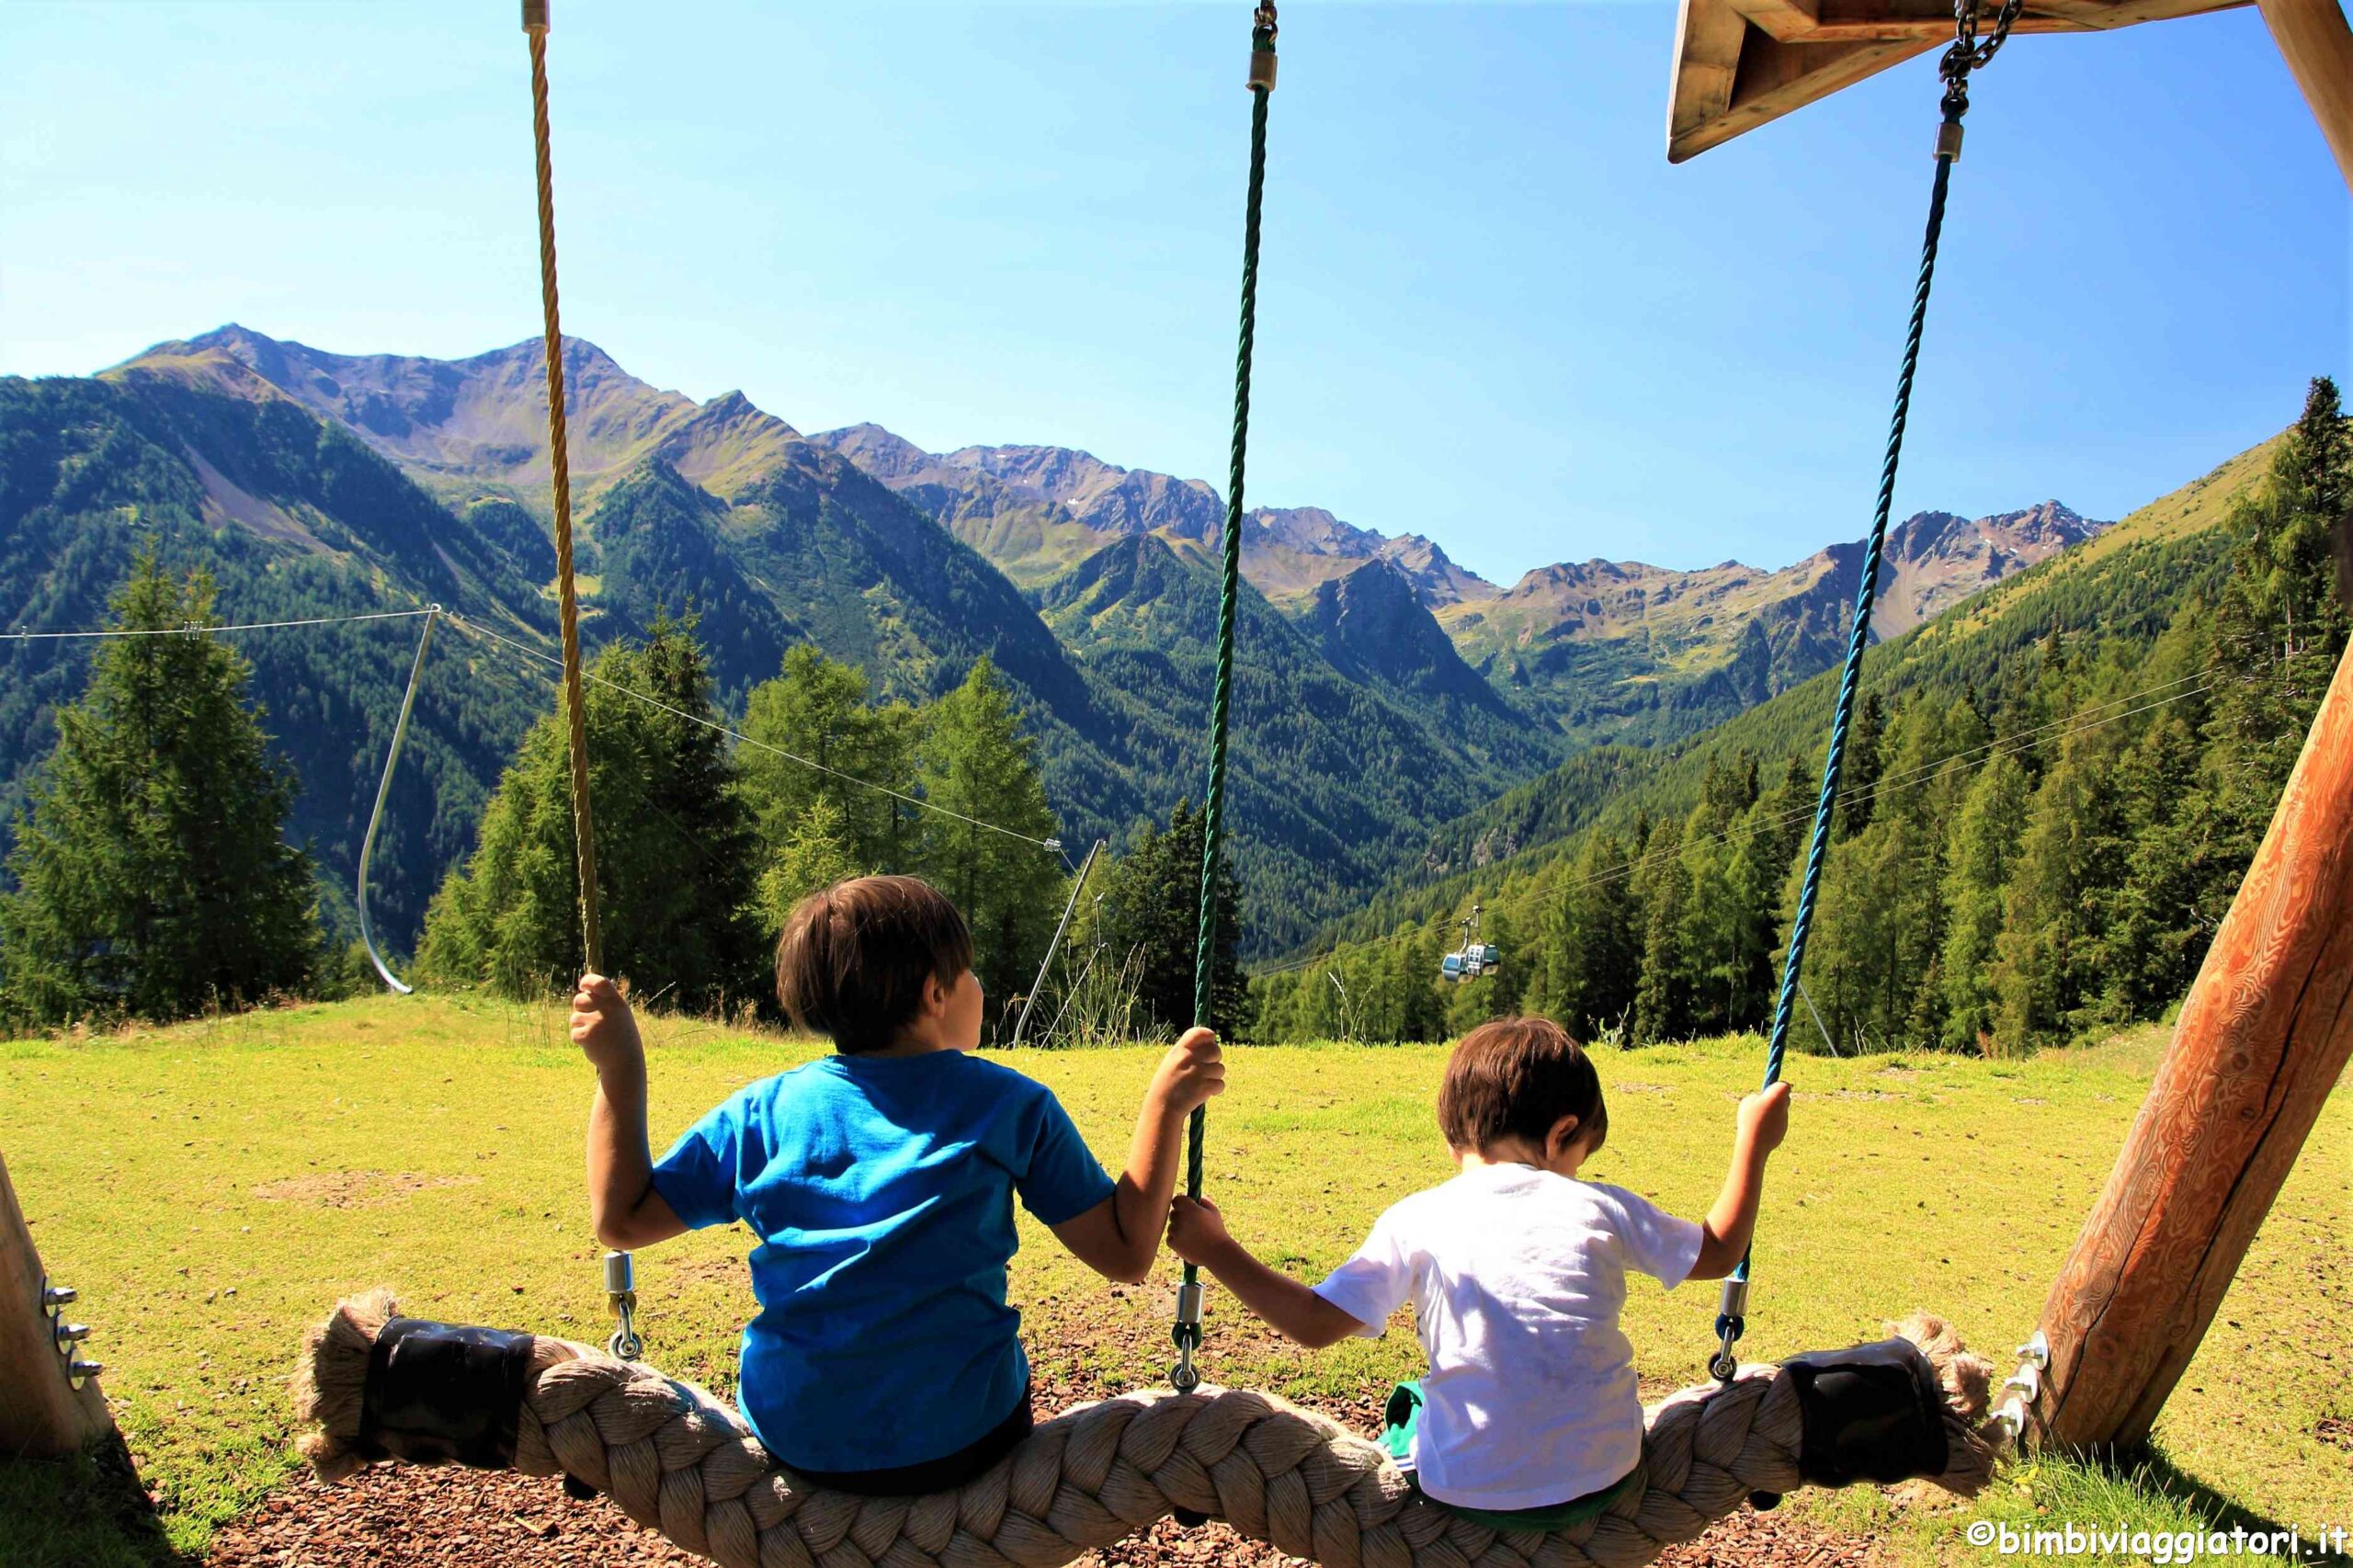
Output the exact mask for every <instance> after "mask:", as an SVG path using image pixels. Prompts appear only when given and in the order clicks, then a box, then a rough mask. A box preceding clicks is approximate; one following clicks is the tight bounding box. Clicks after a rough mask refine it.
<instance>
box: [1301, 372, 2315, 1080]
mask: <svg viewBox="0 0 2353 1568" xmlns="http://www.w3.org/2000/svg"><path fill="white" fill-rule="evenodd" d="M2191 504H2192V505H2193V506H2194V505H2195V504H2196V502H2195V497H2194V496H2193V498H2192V503H2191ZM2348 509H2353V437H2348V434H2347V421H2346V419H2345V417H2344V415H2343V413H2342V411H2341V409H2340V407H2339V404H2338V394H2337V390H2336V386H2335V385H2334V384H2333V383H2332V382H2330V381H2326V380H2325V379H2324V380H2320V381H2314V382H2313V386H2312V388H2311V392H2310V395H2309V398H2308V400H2307V402H2306V404H2305V407H2304V410H2303V413H2302V417H2301V418H2300V419H2299V420H2298V421H2297V423H2296V425H2295V426H2293V427H2292V428H2291V429H2290V430H2289V431H2288V432H2287V434H2286V435H2284V436H2283V437H2280V439H2279V441H2278V442H2276V443H2275V444H2274V445H2273V447H2272V449H2271V450H2270V452H2269V455H2268V473H2266V474H2265V475H2263V477H2262V481H2261V482H2260V483H2256V484H2255V485H2253V486H2251V487H2249V488H2247V489H2246V490H2245V491H2244V492H2242V493H2241V494H2238V495H2237V496H2236V498H2235V499H2234V500H2232V501H2231V502H2230V503H2229V505H2228V506H2227V508H2226V510H2225V511H2224V513H2223V516H2222V520H2221V526H2220V527H2219V528H2205V529H2196V530H2185V529H2181V528H2170V529H2167V528H2157V527H2150V528H2146V529H2144V530H2143V534H2142V536H2141V537H2134V536H2133V532H2132V525H2131V522H2130V521H2128V523H2127V524H2125V525H2122V526H2120V528H2118V529H2117V530H2116V535H2115V537H2112V538H2110V539H2107V540H2102V541H2101V542H2100V544H2099V545H2098V546H2096V547H2087V548H2086V550H2085V551H2083V552H2082V555H2081V556H2080V557H2078V558H2073V559H2071V558H2066V557H2063V558H2062V559H2061V560H2060V561H2058V562H2052V563H2051V565H2050V566H2048V567H2046V568H2044V569H2042V570H2041V571H2040V572H2038V573H2034V574H2027V575H2026V576H2023V577H2021V578H2019V579H2018V580H2017V581H2016V582H2015V583H2013V584H2006V585H2002V586H2001V587H1999V588H1996V589H1995V590H1993V591H1992V592H1990V593H1989V594H1987V595H1986V596H1984V599H1983V600H1982V601H1981V602H1980V603H1978V604H1976V605H1974V606H1970V607H1964V608H1962V609H1961V611H1958V612H1956V615H1955V617H1954V618H1953V619H1952V620H1951V621H1949V622H1948V623H1943V624H1938V625H1934V626H1931V627H1929V628H1925V629H1923V630H1922V631H1920V632H1917V633H1915V634H1914V635H1913V636H1912V637H1909V638H1906V639H1904V640H1902V641H1900V642H1897V643H1894V644H1893V645H1890V646H1887V647H1884V648H1881V649H1879V650H1876V651H1874V653H1873V654H1872V655H1871V657H1870V660H1869V661H1867V665H1866V675H1865V689H1866V691H1867V692H1869V693H1870V695H1869V696H1867V697H1866V698H1865V699H1864V702H1863V706H1862V708H1861V710H1860V713H1859V719H1858V722H1857V723H1856V727H1855V732H1854V734H1853V737H1852V739H1851V741H1850V743H1849V750H1848V754H1847V767H1846V775H1845V778H1844V779H1843V781H1842V787H1841V791H1840V805H1839V808H1838V812H1837V816H1836V823H1835V830H1834V833H1835V835H1834V838H1833V841H1832V843H1831V846H1830V850H1829V854H1828V857H1827V858H1826V860H1825V862H1824V870H1823V878H1822V894H1821V903H1820V908H1819V911H1818V914H1817V915H1816V924H1815V927H1814V931H1813V938H1812V944H1811V947H1810V949H1809V952H1808V956H1807V960H1806V966H1805V977H1806V978H1805V985H1804V990H1803V994H1802V996H1801V997H1799V998H1798V1000H1797V1006H1796V1007H1795V1009H1794V1018H1795V1027H1794V1028H1793V1030H1792V1033H1791V1037H1790V1038H1791V1040H1792V1043H1793V1045H1794V1046H1795V1047H1796V1048H1797V1049H1801V1050H1814V1051H1823V1050H1832V1051H1839V1052H1841V1053H1847V1052H1852V1051H1858V1050H1879V1051H1884V1050H1912V1049H1925V1048H1944V1049H1950V1050H1957V1051H1983V1052H1987V1053H2009V1052H2018V1051H2030V1050H2033V1049H2036V1048H2038V1047H2040V1046H2045V1045H2051V1044H2055V1043H2063V1042H2065V1041H2067V1040H2072V1039H2074V1038H2075V1037H2077V1036H2079V1035H2081V1034H2084V1033H2086V1032H2087V1031H2091V1030H2095V1029H2098V1028H2106V1027H2109V1026H2113V1025H2117V1024H2123V1023H2129V1022H2132V1021H2135V1020H2141V1019H2147V1018H2153V1017H2159V1016H2161V1015H2162V1014H2163V1013H2164V1012H2165V1010H2166V1009H2167V1008H2168V1007H2169V1006H2171V1005H2173V1004H2174V1003H2175V1002H2177V1000H2178V999H2179V998H2180V996H2181V995H2182V994H2183V992H2184V991H2185V990H2186V989H2187V987H2188V984H2189V982H2190V981H2191V979H2192V978H2193V977H2194V976H2195V974H2196V972H2197V969H2198V965H2199V963H2200V960H2201V959H2202V958H2203V957H2204V954H2205V950H2206V947H2207V944H2208V942H2209V941H2210V940H2211V938H2212V936H2213V933H2214V930H2215V928H2216V926H2218V925H2219V924H2220V922H2221V920H2222V915H2223V914H2224V912H2225V911H2226V910H2227V909H2228V908H2229V906H2230V902H2231V899H2232V896H2233V894H2234V892H2236V889H2237V886H2238V881H2239V878H2240V876H2241V875H2242V874H2243V873H2244V871H2245V868H2246V865H2247V862H2248V861H2249V859H2250V858H2252V857H2253V855H2254V852H2255V849H2256V846H2257V844H2258V843H2259V842H2260V841H2261V838H2262V835H2263V833H2264V830H2265V828H2266V826H2267V825H2268V823H2269V821H2270V818H2271V813H2272V810H2273V807H2274V805H2275V803H2276V802H2277V801H2278V799H2279V791H2280V788H2281V786H2282V785H2283V784H2284V783H2285V782H2286V780H2287V777H2288V774H2289V771H2290V769H2291V768H2292V767H2293V766H2294V763H2295V760H2296V756H2297V755H2298V752H2299V750H2300V748H2301V746H2302V741H2303V737H2304V733H2305V730H2306V727H2307V726H2308V724H2309V723H2310V722H2311V718H2312V715H2313V710H2315V708H2316V707H2317V706H2318V704H2319V701H2320V699H2321V697H2322V695H2323V693H2324V692H2325V690H2326V688H2327V686H2328V682H2329V679H2330V677H2331V676H2332V675H2333V674H2334V672H2335V670H2336V665H2337V661H2338V659H2339V657H2340V656H2341V655H2342V654H2343V653H2344V651H2345V647H2346V642H2347V626H2348V617H2347V608H2346V605H2347V587H2348V585H2347V580H2346V579H2347V576H2348V575H2353V573H2348V570H2347V563H2346V541H2345V537H2344V531H2345V521H2344V519H2345V518H2346V516H2347V511H2348ZM1835 679H1836V675H1835V672H1834V673H1833V674H1831V675H1827V676H1823V677H1820V678H1818V679H1817V680H1815V681H1814V682H1813V683H1811V684H1810V685H1809V686H1808V687H1803V688H1801V689H1800V690H1798V691H1794V692H1791V693H1790V694H1788V695H1787V696H1785V697H1783V698H1780V699H1776V700H1775V701H1773V702H1770V703H1768V704H1766V705H1764V706H1763V707H1761V708H1759V709H1756V710H1752V711H1751V712H1750V713H1748V714H1745V715H1744V716H1743V717H1742V718H1741V719H1738V720H1735V721H1733V722H1731V723H1728V724H1726V725H1724V726H1722V727H1721V729H1720V730H1719V731H1717V732H1714V733H1711V734H1710V735H1708V736H1704V737H1701V739H1700V740H1699V741H1698V742H1697V743H1694V744H1690V745H1688V746H1685V747H1681V748H1676V749H1674V750H1672V751H1663V752H1660V753H1657V754H1654V755H1651V756H1639V757H1635V756H1626V755H1623V754H1620V755H1617V756H1608V757H1588V758H1585V759H1580V761H1579V763H1576V764H1572V765H1571V766H1570V767H1568V768H1564V769H1563V770H1562V772H1561V773H1560V774H1559V775H1556V776H1553V777H1552V778H1548V779H1545V780H1540V781H1538V784H1537V785H1535V786H1532V787H1530V788H1529V789H1527V790H1521V791H1518V792H1516V798H1506V801H1502V802H1499V803H1498V806H1497V808H1495V810H1493V811H1492V812H1489V813H1487V814H1486V815H1485V817H1484V818H1483V819H1482V818H1476V817H1474V818H1473V819H1472V820H1471V821H1470V822H1469V823H1467V824H1463V825H1462V826H1461V827H1459V828H1458V829H1456V830H1452V832H1451V835H1450V836H1452V837H1453V838H1454V839H1456V840H1457V841H1460V840H1461V838H1463V837H1466V836H1468V837H1471V838H1473V839H1477V838H1479V837H1481V836H1482V835H1485V836H1487V837H1488V838H1489V839H1490V841H1492V839H1493V838H1495V837H1502V836H1505V835H1507V834H1508V832H1509V831H1510V830H1512V829H1514V828H1515V827H1517V828H1518V829H1519V830H1520V831H1523V832H1526V831H1529V824H1549V826H1550V827H1551V828H1552V835H1551V837H1550V838H1549V839H1548V840H1547V841H1546V842H1544V843H1543V844H1541V845H1540V846H1538V847H1536V848H1533V849H1530V850H1524V851H1522V852H1520V853H1519V854H1518V856H1517V857H1516V858H1510V859H1505V860H1503V861H1501V862H1500V863H1499V864H1497V865H1495V866H1493V867H1491V868H1489V869H1484V870H1474V871H1470V872H1463V873H1457V874H1455V875H1452V876H1450V877H1439V878H1432V877H1427V876H1425V877H1424V878H1423V879H1422V880H1421V881H1420V884H1419V885H1410V884H1408V885H1403V886H1401V887H1400V888H1399V889H1397V890H1395V891H1393V892H1392V893H1391V894H1390V895H1389V896H1387V897H1386V898H1384V899H1382V900H1380V901H1376V903H1375V905H1374V909H1373V911H1372V912H1371V914H1370V915H1369V916H1363V917H1359V918H1358V920H1357V921H1356V922H1354V923H1353V925H1352V926H1343V927H1342V928H1341V931H1340V933H1339V937H1340V939H1339V940H1337V941H1336V942H1335V943H1333V944H1332V945H1331V949H1330V950H1329V951H1328V952H1327V953H1326V954H1325V955H1324V956H1322V957H1320V958H1317V959H1314V960H1310V961H1305V962H1295V963H1294V964H1292V965H1290V966H1286V967H1285V969H1284V971H1280V972H1274V973H1270V974H1267V975H1266V976H1264V977H1263V978H1262V979H1261V980H1260V981H1259V983H1258V986H1257V990H1256V1002H1257V1008H1258V1011H1257V1016H1256V1034H1257V1035H1258V1036H1259V1037H1260V1038H1263V1039H1267V1040H1297V1039H1320V1038H1332V1037H1341V1038H1356V1039H1366V1040H1432V1039H1438V1038H1442V1037H1445V1036H1448V1035H1450V1034H1453V1033H1455V1032H1458V1031H1459V1030H1461V1028H1465V1027H1466V1026H1468V1025H1469V1024H1472V1023H1474V1022H1477V1021H1478V1020H1480V1019H1483V1018H1484V1017H1492V1016H1496V1015H1500V1014H1504V1013H1507V1012H1512V1011H1528V1012H1541V1013H1545V1014H1549V1015H1551V1016H1552V1017H1557V1018H1559V1019H1560V1020H1561V1021H1562V1022H1563V1023H1564V1024H1565V1025H1567V1026H1568V1027H1569V1028H1571V1029H1572V1030H1574V1031H1575V1032H1576V1033H1578V1034H1579V1035H1580V1036H1582V1037H1583V1038H1586V1039H1588V1040H1608V1041H1612V1042H1618V1043H1625V1044H1645V1043H1651V1042H1655V1041H1661V1040H1677V1039H1683V1038H1688V1037H1691V1036H1695V1035H1705V1034H1715V1033H1722V1032H1725V1031H1728V1030H1744V1029H1760V1028H1765V1027H1766V1026H1768V1024H1769V1023H1770V1021H1771V1019H1772V1016H1773V1011H1774V1007H1775V1003H1776V999H1777V991H1778V987H1779V978H1780V967H1781V965H1780V960H1781V957H1782V952H1781V948H1780V943H1781V941H1782V940H1783V937H1784V934H1785V933H1786V932H1787V930H1788V929H1789V926H1790V917H1791V915H1792V914H1793V913H1794V909H1795V903H1796V899H1797V892H1798V887H1799V884H1800V878H1801V874H1802V858H1803V856H1804V852H1805V846H1806V841H1807V837H1808V835H1809V834H1810V831H1811V827H1812V820H1813V809H1814V803H1815V797H1816V792H1817V788H1818V781H1819V768H1820V766H1821V763H1820V755H1821V754H1820V746H1821V744H1822V736H1823V734H1824V730H1825V728H1826V723H1827V718H1828V712H1829V707H1830V702H1831V699H1832V697H1833V695H1834V691H1833V688H1832V687H1830V686H1829V684H1828V683H1829V682H1831V681H1833V680H1835ZM1605 771H1614V772H1615V773H1617V774H1618V776H1619V778H1618V784H1617V788H1615V789H1613V790H1594V789H1593V788H1592V787H1591V782H1592V780H1593V778H1595V777H1596V776H1597V775H1598V774H1600V773H1603V772H1605ZM1548 787H1549V791H1548ZM1539 831H1540V829H1539ZM1445 836H1449V835H1442V838H1443V837H1445ZM1479 897H1483V898H1484V900H1485V903H1486V912H1485V932H1486V937H1487V939H1488V940H1489V941H1491V942H1494V943H1495V944H1496V945H1498V946H1499V947H1500V948H1501V949H1503V951H1504V953H1505V955H1506V958H1505V962H1504V964H1503V965H1502V967H1501V968H1500V969H1499V970H1498V971H1495V973H1493V974H1490V975H1486V976H1483V977H1482V978H1481V979H1479V980H1476V981H1473V982H1470V983H1462V984H1459V985H1452V986H1449V985H1448V984H1446V983H1441V982H1439V981H1438V980H1437V979H1436V977H1437V975H1438V971H1439V960H1440V958H1441V957H1442V955H1443V954H1444V952H1445V951H1446V950H1447V949H1449V947H1450V946H1451V945H1452V943H1453V940H1454V939H1455V938H1454V932H1453V928H1452V926H1451V924H1450V922H1451V920H1452V918H1453V916H1454V915H1455V913H1456V911H1457V910H1458V909H1459V908H1460V907H1461V906H1462V905H1465V904H1467V903H1470V902H1471V901H1472V899H1473V898H1479ZM1384 915H1385V917H1386V920H1387V923H1388V926H1389V928H1388V930H1387V931H1386V932H1385V933H1381V932H1380V931H1378V930H1377V929H1373V930H1368V927H1369V926H1375V927H1377V926H1378V925H1379V923H1381V920H1382V918H1383V916H1384Z"/></svg>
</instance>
